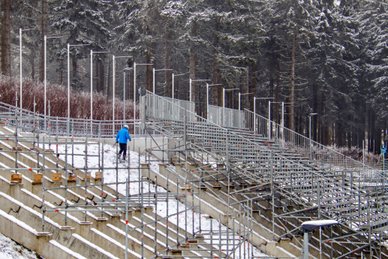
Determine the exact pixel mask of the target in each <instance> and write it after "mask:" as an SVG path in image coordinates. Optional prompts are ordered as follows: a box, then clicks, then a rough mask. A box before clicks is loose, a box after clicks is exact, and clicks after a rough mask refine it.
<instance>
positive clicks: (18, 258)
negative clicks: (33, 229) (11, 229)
mask: <svg viewBox="0 0 388 259" xmlns="http://www.w3.org/2000/svg"><path fill="white" fill-rule="evenodd" d="M0 258H1V259H33V258H39V257H38V256H37V255H36V254H35V253H34V252H31V251H29V250H27V249H25V248H24V247H22V246H20V245H18V244H17V243H15V242H13V241H12V240H11V239H9V238H7V237H5V236H3V235H2V234H0Z"/></svg>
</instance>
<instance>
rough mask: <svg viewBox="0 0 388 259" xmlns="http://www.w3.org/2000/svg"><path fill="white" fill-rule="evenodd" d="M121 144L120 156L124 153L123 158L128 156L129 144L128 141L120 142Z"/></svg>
mask: <svg viewBox="0 0 388 259" xmlns="http://www.w3.org/2000/svg"><path fill="white" fill-rule="evenodd" d="M119 145H120V151H119V156H120V155H121V153H123V159H125V157H126V156H127V144H126V143H119Z"/></svg>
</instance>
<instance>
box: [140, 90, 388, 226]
mask: <svg viewBox="0 0 388 259" xmlns="http://www.w3.org/2000/svg"><path fill="white" fill-rule="evenodd" d="M146 99H147V103H148V104H149V105H151V104H153V103H157V104H158V107H169V109H172V110H174V111H175V112H177V113H179V114H182V115H184V116H186V118H183V119H182V120H169V118H167V117H166V116H165V115H164V114H163V113H161V115H162V116H161V117H158V115H159V114H158V113H153V112H150V111H152V110H153V109H152V107H151V106H148V107H147V108H148V111H146V116H147V121H154V122H153V123H159V124H160V125H162V126H160V127H159V128H165V130H166V131H168V130H171V131H173V132H174V133H175V134H178V135H182V136H185V137H184V138H185V139H186V141H188V142H189V143H190V142H191V143H194V144H195V145H198V146H200V147H201V148H203V149H205V150H207V151H209V152H212V153H214V154H216V155H215V157H216V156H221V157H222V158H223V159H224V161H225V162H226V163H228V166H229V167H230V168H231V171H232V172H233V175H232V176H231V177H232V178H233V179H235V180H236V181H237V180H238V179H240V180H241V179H248V180H249V181H254V182H256V183H257V184H258V185H263V184H270V185H271V186H274V185H276V190H274V191H272V195H273V193H274V192H277V193H282V194H283V195H286V196H288V197H289V198H290V199H291V200H293V201H298V203H299V204H300V205H304V206H317V207H318V210H317V211H318V215H317V217H318V218H320V217H321V216H324V217H327V218H334V219H338V220H339V221H340V222H343V223H344V224H346V225H347V226H352V227H355V228H357V229H360V230H361V231H364V230H367V229H368V227H370V226H371V224H372V221H371V220H372V219H373V218H380V219H381V221H382V222H384V224H385V223H388V220H387V215H386V214H387V213H386V212H385V213H384V215H383V214H381V213H380V212H379V211H377V210H376V211H374V210H373V209H372V208H375V207H378V208H379V210H381V209H382V208H384V209H383V210H385V208H386V206H385V204H384V203H383V202H381V200H379V198H376V199H375V198H373V199H371V198H370V197H369V195H370V194H369V192H370V191H371V189H370V188H371V187H373V188H374V189H375V190H379V192H380V193H381V194H382V196H381V197H385V196H384V195H385V192H386V189H385V186H386V184H387V182H386V179H385V177H384V174H383V172H382V171H381V170H371V169H368V170H367V171H362V170H361V168H360V167H358V168H357V169H354V168H352V165H353V164H352V163H354V164H357V161H354V160H352V159H350V158H346V157H345V156H342V155H341V154H337V153H336V152H334V151H332V150H329V149H325V150H324V151H322V153H323V154H319V153H318V152H317V153H316V154H314V157H313V158H312V159H313V160H309V159H307V160H306V159H304V158H301V157H294V153H288V152H287V150H283V149H280V151H276V149H277V148H278V147H275V146H273V147H267V146H266V145H263V144H260V143H257V142H255V140H254V139H252V138H249V137H244V136H242V135H240V134H239V132H236V130H234V129H228V128H224V127H221V126H219V125H217V124H215V123H212V122H210V121H208V120H207V119H205V118H202V117H200V116H198V115H196V114H195V113H193V112H190V111H187V110H184V108H182V107H179V106H178V105H174V104H172V103H171V102H170V101H169V100H167V99H165V98H163V97H160V96H156V95H152V94H147V96H146ZM148 119H150V120H148ZM252 121H255V122H256V123H260V124H264V125H271V126H272V125H274V126H276V127H274V128H272V127H269V128H270V129H271V133H270V134H272V130H273V129H274V130H275V133H276V130H278V128H279V125H276V124H273V123H271V124H266V123H265V122H268V120H267V121H266V120H265V119H264V118H263V117H259V116H258V117H257V118H256V119H255V120H252ZM258 125H259V124H258ZM151 127H152V126H151ZM257 129H258V130H259V131H257V132H258V133H263V134H264V132H265V129H267V130H268V127H267V128H265V127H264V126H263V128H260V127H258V128H257ZM260 130H264V131H260ZM277 135H278V134H274V136H277ZM284 139H285V140H288V141H290V142H291V144H290V146H292V145H295V146H296V147H298V148H304V149H306V148H307V149H308V148H309V147H311V146H312V145H310V140H309V141H306V138H305V137H303V136H301V135H299V134H296V133H295V132H292V131H290V130H288V131H285V132H284ZM286 142H287V141H286ZM311 143H312V141H311ZM306 144H307V145H308V146H306ZM287 145H288V144H287ZM318 147H321V146H318ZM327 153H329V154H327ZM314 159H323V160H322V162H319V163H321V166H319V167H318V166H317V163H316V162H314ZM364 172H367V173H365V174H364ZM366 182H367V183H368V186H367V185H364V183H366ZM364 187H365V188H364ZM376 197H380V194H379V195H377V196H376ZM374 206H375V207H374ZM368 213H369V219H367V220H363V219H365V218H366V215H367V214H368ZM371 213H372V214H373V216H371ZM277 217H278V218H280V217H281V216H280V215H278V216H277ZM370 234H371V233H370Z"/></svg>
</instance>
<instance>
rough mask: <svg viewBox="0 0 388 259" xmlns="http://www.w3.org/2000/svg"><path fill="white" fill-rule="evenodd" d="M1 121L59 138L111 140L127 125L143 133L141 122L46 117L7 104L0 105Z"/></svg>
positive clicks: (132, 129) (131, 130) (130, 128)
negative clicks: (69, 136)
mask: <svg viewBox="0 0 388 259" xmlns="http://www.w3.org/2000/svg"><path fill="white" fill-rule="evenodd" d="M0 119H1V120H2V121H3V122H4V123H6V124H9V125H11V126H16V124H17V125H18V127H19V128H20V129H21V130H25V131H39V132H40V133H47V134H55V135H59V136H65V135H71V136H79V137H94V138H97V137H101V138H111V137H113V136H115V134H116V133H117V131H118V130H119V129H120V128H121V127H122V126H123V125H125V124H127V125H128V126H129V130H130V132H141V131H140V129H139V128H140V121H136V122H134V120H133V119H127V120H125V121H124V120H115V121H112V120H90V119H76V118H70V120H68V118H66V117H54V116H46V117H44V116H43V115H41V114H37V113H34V112H31V111H29V110H24V109H23V110H22V111H21V112H20V109H19V108H17V107H15V106H12V105H9V104H5V103H0Z"/></svg>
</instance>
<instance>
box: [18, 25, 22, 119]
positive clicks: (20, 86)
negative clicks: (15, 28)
mask: <svg viewBox="0 0 388 259" xmlns="http://www.w3.org/2000/svg"><path fill="white" fill-rule="evenodd" d="M19 91H20V92H19V96H20V119H22V110H23V40H22V28H19Z"/></svg>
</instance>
